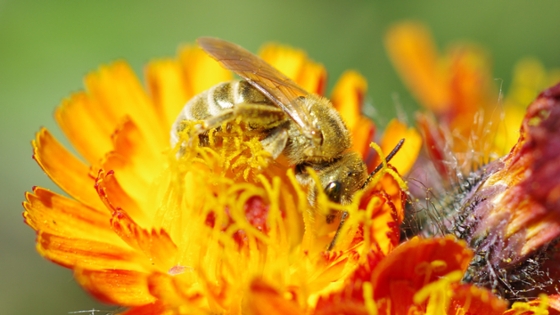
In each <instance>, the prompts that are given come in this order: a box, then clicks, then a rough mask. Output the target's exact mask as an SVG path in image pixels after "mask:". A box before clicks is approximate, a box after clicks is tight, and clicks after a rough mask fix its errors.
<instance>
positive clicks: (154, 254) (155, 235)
mask: <svg viewBox="0 0 560 315" xmlns="http://www.w3.org/2000/svg"><path fill="white" fill-rule="evenodd" d="M111 175H112V174H110V173H109V174H107V175H106V176H105V174H104V173H101V174H100V181H99V184H98V192H99V195H100V197H101V199H102V200H103V201H104V202H105V203H106V205H107V207H108V208H110V209H112V211H113V214H112V217H111V227H112V230H113V231H114V232H115V233H116V234H117V235H118V236H120V237H121V239H122V240H124V241H125V242H126V243H127V244H128V245H129V246H131V247H132V248H135V249H137V250H139V251H140V252H142V253H144V255H145V256H146V259H148V260H149V261H150V262H151V264H152V266H154V267H156V268H158V269H159V270H162V271H165V272H166V271H168V270H169V269H171V267H173V266H174V264H175V263H176V255H177V246H176V245H175V244H174V243H173V241H172V240H171V238H170V237H169V235H168V234H167V232H165V231H164V230H160V231H159V232H157V231H156V230H151V231H148V230H146V229H143V228H141V227H140V226H138V224H136V222H134V220H133V219H132V218H131V217H130V216H129V214H128V213H127V212H126V209H122V208H120V207H118V206H116V204H115V202H119V200H121V201H122V200H124V202H127V200H126V198H122V197H121V198H119V197H118V195H117V196H116V197H117V199H115V200H112V199H110V198H111V196H109V195H108V194H107V190H105V188H107V187H110V186H111V184H109V186H106V184H105V182H106V181H107V182H108V183H111V181H112V176H111ZM127 204H128V205H130V206H134V204H133V203H130V202H127Z"/></svg>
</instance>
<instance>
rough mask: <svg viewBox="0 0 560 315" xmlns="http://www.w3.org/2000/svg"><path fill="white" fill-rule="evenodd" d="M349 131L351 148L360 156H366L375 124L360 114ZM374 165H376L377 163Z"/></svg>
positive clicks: (369, 148)
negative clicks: (350, 133)
mask: <svg viewBox="0 0 560 315" xmlns="http://www.w3.org/2000/svg"><path fill="white" fill-rule="evenodd" d="M351 132H352V150H353V151H355V152H358V153H359V154H360V155H361V156H362V159H366V158H368V156H369V155H370V153H371V147H370V146H369V145H370V144H371V140H372V139H373V137H374V134H375V124H374V123H373V122H372V121H371V120H370V119H369V118H367V117H365V116H361V117H360V118H359V120H358V123H357V124H356V126H354V129H352V131H351ZM387 152H389V151H387ZM366 163H367V162H366ZM375 166H377V164H376V165H375ZM375 166H374V167H375ZM372 170H373V168H372Z"/></svg>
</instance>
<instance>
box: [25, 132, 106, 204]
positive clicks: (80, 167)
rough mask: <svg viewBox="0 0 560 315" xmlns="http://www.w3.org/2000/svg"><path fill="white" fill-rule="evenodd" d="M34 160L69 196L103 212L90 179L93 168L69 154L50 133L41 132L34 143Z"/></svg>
mask: <svg viewBox="0 0 560 315" xmlns="http://www.w3.org/2000/svg"><path fill="white" fill-rule="evenodd" d="M33 158H34V159H35V160H36V161H37V163H38V164H39V166H41V168H42V169H43V171H45V173H47V175H48V176H49V177H50V178H51V179H52V180H53V181H54V182H55V183H56V184H57V185H58V186H59V187H60V188H62V189H63V190H64V191H65V192H67V193H68V194H69V195H70V196H72V197H73V198H76V200H78V201H80V202H83V203H85V204H86V205H88V206H90V207H93V208H96V209H103V208H104V206H103V203H102V202H101V201H100V200H99V197H98V196H97V193H96V192H95V189H93V185H94V183H95V181H94V179H93V178H92V177H91V176H90V175H89V172H90V168H89V167H88V166H86V165H85V164H84V163H82V162H81V161H80V160H78V159H77V158H76V157H75V156H74V155H73V154H72V153H70V152H69V151H68V150H66V149H65V148H64V147H63V146H62V145H61V144H60V142H58V141H57V140H56V139H55V138H54V137H53V136H52V135H51V133H50V132H49V131H48V130H47V129H41V130H40V131H39V132H38V133H37V136H36V138H35V140H34V141H33Z"/></svg>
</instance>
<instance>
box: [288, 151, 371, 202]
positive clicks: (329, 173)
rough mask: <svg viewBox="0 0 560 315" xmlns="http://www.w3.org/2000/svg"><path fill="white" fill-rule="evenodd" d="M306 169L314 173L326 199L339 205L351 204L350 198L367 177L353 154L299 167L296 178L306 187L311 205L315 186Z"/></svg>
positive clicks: (363, 165) (365, 168)
mask: <svg viewBox="0 0 560 315" xmlns="http://www.w3.org/2000/svg"><path fill="white" fill-rule="evenodd" d="M308 167H309V168H312V169H313V170H314V171H315V172H316V174H317V176H318V178H319V181H320V187H322V188H323V191H324V192H325V194H326V195H327V197H328V198H329V199H330V200H331V201H333V202H336V203H340V204H349V203H350V202H352V197H353V196H354V194H355V193H356V191H358V190H359V189H361V187H362V186H363V184H364V182H365V181H366V179H367V177H368V173H367V167H366V165H365V163H364V162H363V161H362V159H361V158H360V156H359V155H358V154H357V153H355V152H349V153H345V154H342V155H340V156H339V157H338V158H337V159H336V160H333V161H330V162H324V163H310V164H302V165H299V166H298V168H297V170H296V171H297V175H296V176H297V179H298V181H299V182H300V183H301V184H302V185H304V186H307V188H308V192H309V195H308V199H309V202H310V203H311V204H315V201H316V198H317V185H316V183H315V181H314V180H313V179H312V178H311V176H310V175H309V173H308V172H307V168H308Z"/></svg>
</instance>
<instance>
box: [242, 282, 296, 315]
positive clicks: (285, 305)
mask: <svg viewBox="0 0 560 315" xmlns="http://www.w3.org/2000/svg"><path fill="white" fill-rule="evenodd" d="M244 302H245V307H244V309H243V311H244V312H243V313H246V314H251V315H276V314H278V315H286V314H305V313H304V311H303V310H302V309H301V308H300V307H299V305H298V304H297V303H296V302H295V301H294V300H292V299H291V298H290V297H289V296H286V295H284V294H281V293H280V292H279V291H278V290H277V289H275V288H273V287H272V286H270V285H269V284H268V283H265V282H264V281H262V280H254V281H253V282H252V283H251V287H250V289H249V292H248V293H247V295H246V296H245V299H244Z"/></svg>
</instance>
